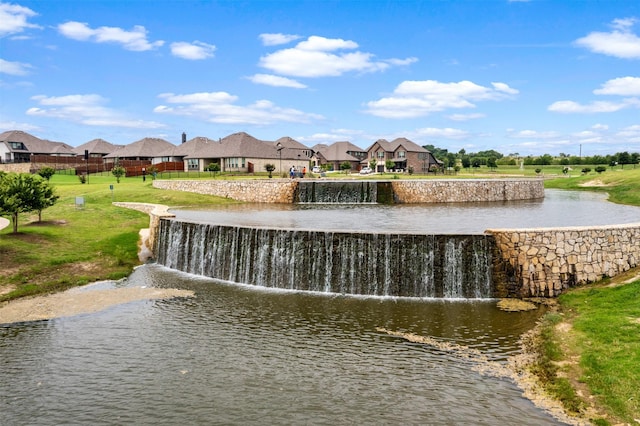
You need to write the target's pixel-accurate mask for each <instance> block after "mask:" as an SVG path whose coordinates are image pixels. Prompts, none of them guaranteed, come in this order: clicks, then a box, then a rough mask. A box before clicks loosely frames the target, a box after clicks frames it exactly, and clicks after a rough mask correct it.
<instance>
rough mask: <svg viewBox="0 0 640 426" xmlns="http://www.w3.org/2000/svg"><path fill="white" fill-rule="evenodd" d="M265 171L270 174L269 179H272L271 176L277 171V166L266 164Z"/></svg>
mask: <svg viewBox="0 0 640 426" xmlns="http://www.w3.org/2000/svg"><path fill="white" fill-rule="evenodd" d="M264 169H265V170H266V171H267V172H269V179H271V178H272V177H273V176H272V175H271V174H272V173H273V171H274V170H275V169H276V166H275V165H273V164H265V165H264Z"/></svg>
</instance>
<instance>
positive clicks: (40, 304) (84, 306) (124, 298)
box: [0, 286, 193, 324]
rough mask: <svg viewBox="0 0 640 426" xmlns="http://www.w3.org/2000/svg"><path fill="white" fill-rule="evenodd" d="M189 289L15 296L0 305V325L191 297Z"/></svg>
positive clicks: (86, 290) (72, 291)
mask: <svg viewBox="0 0 640 426" xmlns="http://www.w3.org/2000/svg"><path fill="white" fill-rule="evenodd" d="M192 296H193V292H192V291H189V290H178V289H164V288H153V287H127V288H109V289H99V288H98V289H92V288H91V286H88V287H81V288H73V289H70V290H67V291H65V292H62V293H56V294H50V295H46V296H37V297H33V298H28V299H18V300H14V301H11V302H7V303H5V304H2V305H0V324H8V323H15V322H25V321H39V320H48V319H52V318H59V317H69V316H73V315H78V314H88V313H93V312H98V311H102V310H105V309H107V308H110V307H112V306H115V305H120V304H123V303H129V302H135V301H139V300H158V299H171V298H174V297H192Z"/></svg>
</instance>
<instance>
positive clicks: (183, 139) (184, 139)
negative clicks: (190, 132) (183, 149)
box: [182, 132, 187, 143]
mask: <svg viewBox="0 0 640 426" xmlns="http://www.w3.org/2000/svg"><path fill="white" fill-rule="evenodd" d="M186 141H187V134H186V133H185V132H182V143H185V142H186Z"/></svg>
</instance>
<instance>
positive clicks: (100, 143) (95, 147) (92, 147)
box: [73, 139, 122, 155]
mask: <svg viewBox="0 0 640 426" xmlns="http://www.w3.org/2000/svg"><path fill="white" fill-rule="evenodd" d="M118 148H122V145H114V144H112V143H110V142H107V141H105V140H104V139H93V140H90V141H89V142H85V143H83V144H82V145H79V146H77V147H75V148H74V149H73V151H74V152H75V153H76V154H78V155H84V151H85V150H87V151H89V154H102V155H106V154H111V153H112V152H114V151H115V150H117V149H118Z"/></svg>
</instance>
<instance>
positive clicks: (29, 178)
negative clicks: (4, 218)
mask: <svg viewBox="0 0 640 426" xmlns="http://www.w3.org/2000/svg"><path fill="white" fill-rule="evenodd" d="M57 199H58V197H57V196H56V195H54V193H53V190H52V189H51V188H50V187H49V184H48V182H46V181H43V180H41V179H40V178H38V177H36V176H34V175H30V174H26V173H21V174H18V173H7V174H2V175H0V215H9V216H10V217H11V222H12V223H13V233H14V234H16V233H17V232H18V216H19V215H20V213H27V212H32V211H35V210H38V212H39V213H40V212H41V211H42V210H43V209H45V208H46V207H49V206H52V205H53V204H54V203H55V201H56V200H57ZM39 216H40V215H39Z"/></svg>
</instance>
